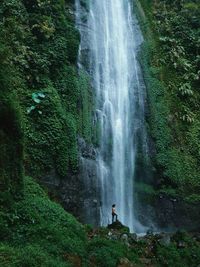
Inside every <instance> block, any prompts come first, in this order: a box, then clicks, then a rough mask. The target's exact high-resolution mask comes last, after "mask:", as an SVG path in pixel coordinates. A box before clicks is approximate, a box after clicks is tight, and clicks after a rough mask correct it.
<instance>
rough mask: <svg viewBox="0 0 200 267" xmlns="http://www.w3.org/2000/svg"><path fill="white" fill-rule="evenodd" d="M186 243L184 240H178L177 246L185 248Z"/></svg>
mask: <svg viewBox="0 0 200 267" xmlns="http://www.w3.org/2000/svg"><path fill="white" fill-rule="evenodd" d="M186 247H187V245H186V243H185V242H184V241H179V242H178V244H177V248H186Z"/></svg>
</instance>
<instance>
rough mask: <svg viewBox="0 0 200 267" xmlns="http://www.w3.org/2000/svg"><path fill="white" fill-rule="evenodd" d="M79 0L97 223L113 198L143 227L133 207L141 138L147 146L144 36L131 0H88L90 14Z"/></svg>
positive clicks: (123, 214) (124, 215)
mask: <svg viewBox="0 0 200 267" xmlns="http://www.w3.org/2000/svg"><path fill="white" fill-rule="evenodd" d="M83 2H84V1H81V0H76V8H77V25H78V27H79V29H80V32H81V37H82V38H81V39H82V40H81V47H80V58H79V63H80V66H83V65H84V68H86V69H87V71H88V72H89V73H90V76H91V78H92V83H93V87H94V88H95V92H96V118H97V123H98V124H99V125H100V131H101V134H100V146H99V153H98V158H97V161H98V174H99V177H98V179H99V184H100V195H101V216H100V217H101V224H102V225H106V224H107V223H109V222H110V220H111V206H112V204H113V203H115V204H116V207H117V213H118V218H119V220H120V221H121V222H122V223H123V224H125V225H127V226H129V227H130V229H131V230H132V231H136V232H142V231H144V228H143V227H142V226H141V224H140V223H139V222H138V221H137V219H136V215H135V210H134V177H135V164H136V154H137V148H138V142H139V141H138V140H139V139H140V142H141V143H142V147H143V150H145V149H146V131H145V126H144V99H145V90H144V84H143V82H142V75H141V71H140V67H139V64H138V62H137V60H136V54H137V51H138V48H139V46H140V44H141V42H142V35H141V32H140V30H139V27H138V24H137V21H136V19H135V17H134V16H133V15H132V6H131V3H130V1H129V0H90V1H89V4H88V13H86V12H85V11H83V10H85V8H84V7H83ZM139 135H140V137H139V138H138V136H139Z"/></svg>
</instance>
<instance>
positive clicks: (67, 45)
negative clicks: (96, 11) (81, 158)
mask: <svg viewBox="0 0 200 267" xmlns="http://www.w3.org/2000/svg"><path fill="white" fill-rule="evenodd" d="M73 8H74V7H73V5H72V3H71V1H62V0H60V1H53V0H52V1H40V0H32V1H26V0H24V1H18V0H10V1H1V3H0V40H1V42H0V59H1V66H0V86H1V131H0V134H1V151H4V153H3V154H1V157H2V159H1V184H2V185H3V187H5V190H6V191H7V192H11V191H12V188H14V187H15V182H14V181H15V180H17V181H19V180H20V179H21V181H22V180H23V179H22V176H23V168H22V160H24V167H25V172H26V173H27V174H29V175H32V176H34V177H36V178H38V179H39V178H40V177H42V176H44V175H47V174H48V173H52V172H53V173H55V175H57V176H58V177H60V178H64V177H66V175H67V173H69V172H75V171H76V170H77V163H78V162H77V159H78V155H77V154H78V148H77V136H78V135H80V136H83V137H85V139H86V140H87V141H88V142H91V113H92V95H91V89H90V85H89V81H88V78H87V75H86V74H85V73H83V72H82V73H80V74H79V73H78V71H77V68H76V63H77V55H78V47H79V41H80V37H79V33H78V31H77V30H76V28H75V25H74V14H73V12H74V11H73V10H74V9H73ZM22 133H24V134H22ZM47 151H48V152H47ZM4 155H6V156H4ZM5 166H7V167H6V168H7V170H4V168H5ZM12 172H13V173H12ZM11 177H12V178H11ZM10 179H13V180H12V182H11V181H10ZM17 184H18V185H19V184H20V183H18V182H17ZM22 184H23V183H22V182H21V185H22ZM18 189H19V188H18ZM18 189H17V191H19V190H18Z"/></svg>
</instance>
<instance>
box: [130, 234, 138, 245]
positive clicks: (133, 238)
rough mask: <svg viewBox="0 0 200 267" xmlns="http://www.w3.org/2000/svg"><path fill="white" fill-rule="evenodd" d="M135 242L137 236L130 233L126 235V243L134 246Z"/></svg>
mask: <svg viewBox="0 0 200 267" xmlns="http://www.w3.org/2000/svg"><path fill="white" fill-rule="evenodd" d="M137 240H138V237H137V235H136V234H135V233H130V234H129V235H128V242H129V244H130V245H133V244H135V243H136V242H137Z"/></svg>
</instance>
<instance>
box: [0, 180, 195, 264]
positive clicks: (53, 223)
mask: <svg viewBox="0 0 200 267" xmlns="http://www.w3.org/2000/svg"><path fill="white" fill-rule="evenodd" d="M124 231H125V232H124ZM124 233H127V230H126V228H125V229H123V228H122V229H121V230H118V231H116V230H115V231H114V232H113V233H112V235H111V231H110V230H109V229H106V228H100V229H96V230H93V229H92V228H91V226H83V225H81V224H80V223H78V222H77V221H76V219H75V218H74V217H73V216H71V215H70V214H68V213H66V212H65V211H64V210H63V208H62V207H61V206H60V205H59V204H56V203H54V202H52V201H50V200H49V198H48V196H47V194H46V193H45V192H44V190H43V189H42V188H41V187H40V186H39V185H38V184H37V183H36V182H35V181H34V180H33V179H32V178H30V177H25V179H24V196H23V197H22V198H21V199H18V201H15V202H14V203H13V205H12V208H10V209H4V210H1V211H0V239H1V242H0V266H1V267H30V266H31V267H39V266H44V267H47V266H48V267H70V266H71V267H81V266H85V267H89V266H91V267H92V266H93V267H94V266H99V267H108V266H109V267H116V266H118V267H122V266H128V267H131V266H133V265H131V263H134V266H138V267H140V266H149V264H150V263H152V264H153V265H151V266H162V267H163V266H169V267H187V266H191V267H193V266H194V267H196V266H197V265H198V264H199V262H200V244H199V241H198V240H199V239H197V238H198V236H197V237H195V239H194V238H192V237H191V236H189V235H187V234H186V233H184V232H182V233H181V232H180V233H177V234H175V235H174V236H173V237H172V238H171V242H170V243H169V244H167V243H166V244H165V243H162V241H159V240H160V239H159V238H158V237H156V236H151V235H149V237H148V238H144V239H142V240H141V241H136V240H134V239H131V240H132V241H131V242H130V241H129V243H128V244H127V240H126V239H125V240H124V239H123V238H122V237H123V234H124ZM196 239H197V240H196Z"/></svg>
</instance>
